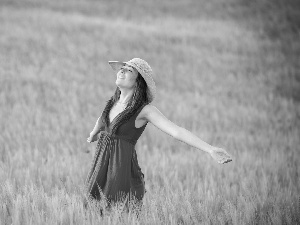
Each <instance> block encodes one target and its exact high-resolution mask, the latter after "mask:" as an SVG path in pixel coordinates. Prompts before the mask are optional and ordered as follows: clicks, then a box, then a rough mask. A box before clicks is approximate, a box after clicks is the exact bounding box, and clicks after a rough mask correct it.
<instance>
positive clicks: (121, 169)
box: [86, 105, 147, 203]
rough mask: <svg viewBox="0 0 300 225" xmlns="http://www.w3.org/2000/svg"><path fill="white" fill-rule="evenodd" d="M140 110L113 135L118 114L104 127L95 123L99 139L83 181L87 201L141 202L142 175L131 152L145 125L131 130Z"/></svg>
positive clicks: (143, 186) (142, 190)
mask: <svg viewBox="0 0 300 225" xmlns="http://www.w3.org/2000/svg"><path fill="white" fill-rule="evenodd" d="M143 106H144V105H143ZM143 106H142V107H141V108H140V109H139V110H137V112H136V113H135V114H134V115H133V116H132V117H131V118H130V119H129V120H128V121H127V122H125V123H123V124H121V125H120V127H118V128H117V129H116V131H115V132H114V133H112V131H113V130H115V129H113V127H114V126H117V124H116V119H117V117H119V116H120V114H118V115H117V116H116V117H115V118H114V120H113V121H112V122H111V123H109V124H108V125H107V126H106V125H105V124H104V123H103V122H102V121H103V120H102V119H103V118H101V119H100V120H99V121H101V122H100V123H101V128H100V137H99V140H98V143H97V147H96V152H95V155H94V159H93V162H92V166H91V169H90V172H89V173H88V176H87V179H86V189H87V190H86V191H87V194H88V197H89V198H90V197H92V198H94V199H96V200H101V199H103V197H105V200H107V201H108V202H109V203H111V202H117V201H121V200H124V198H126V197H127V196H128V197H129V198H130V199H132V197H134V199H136V200H142V199H143V196H144V193H145V182H144V174H143V173H142V171H141V168H140V167H139V164H138V160H137V155H136V150H135V144H136V142H137V140H138V139H139V137H140V136H141V134H142V133H143V131H144V129H145V127H146V125H147V123H146V124H145V125H144V126H142V127H140V128H136V127H135V119H136V117H137V116H138V114H139V112H140V111H141V110H142V108H143ZM102 115H103V114H102ZM108 122H109V121H108Z"/></svg>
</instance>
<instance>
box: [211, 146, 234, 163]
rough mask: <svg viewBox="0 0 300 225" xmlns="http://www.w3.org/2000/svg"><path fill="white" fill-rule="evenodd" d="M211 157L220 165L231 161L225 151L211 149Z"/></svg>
mask: <svg viewBox="0 0 300 225" xmlns="http://www.w3.org/2000/svg"><path fill="white" fill-rule="evenodd" d="M210 155H211V157H212V158H213V159H214V160H216V161H217V162H218V163H220V164H224V163H228V162H231V161H232V158H231V156H230V155H229V154H228V152H227V151H226V150H225V149H222V148H217V147H213V148H212V151H211V152H210Z"/></svg>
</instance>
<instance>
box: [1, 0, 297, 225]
mask: <svg viewBox="0 0 300 225" xmlns="http://www.w3.org/2000/svg"><path fill="white" fill-rule="evenodd" d="M299 12H300V6H299V3H297V1H296V0H288V1H280V0H274V1H272V2H270V1H267V0H261V1H246V0H210V1H204V0H186V1H180V0H173V1H171V0H164V1H158V0H149V1H138V0H127V1H120V0H112V1H104V0H99V1H96V0H95V1H92V0H65V1H59V0H53V1H46V0H22V1H17V0H1V1H0V34H1V35H0V128H1V135H0V224H1V225H2V224H3V225H4V224H5V225H6V224H16V225H17V224H22V225H23V224H228V225H229V224H237V225H240V224H300V178H299V174H300V166H299V159H300V147H299V146H300V138H299V137H300V76H299V74H300V64H299V59H300V42H299V40H300V37H299V36H300V22H299V21H300V13H299ZM134 57H140V58H143V59H145V60H146V61H147V62H149V64H150V65H151V66H152V68H153V70H154V73H155V76H154V79H155V81H156V85H157V98H156V100H155V101H154V102H153V104H154V105H155V106H156V107H157V108H158V109H159V110H160V111H161V112H162V113H163V114H164V115H165V116H166V117H167V118H169V119H170V120H171V121H173V122H175V123H176V124H178V125H180V126H182V127H184V128H186V129H188V130H190V131H192V132H193V133H195V134H196V135H197V136H199V137H200V138H201V139H203V140H204V141H206V142H208V143H209V144H212V145H216V146H219V147H223V148H225V149H226V150H227V151H228V152H229V153H230V154H231V155H232V157H233V161H232V162H230V163H228V164H224V165H219V164H217V163H216V162H214V161H213V159H212V158H211V157H210V156H209V155H207V154H205V153H204V152H201V151H199V150H197V149H194V148H192V147H189V146H188V145H186V144H185V143H181V142H179V141H177V140H175V139H173V138H171V137H169V136H168V135H166V134H164V133H163V132H161V131H159V130H158V129H157V128H156V127H154V126H153V125H151V124H149V125H147V128H146V130H145V132H144V133H143V135H142V137H141V139H140V140H139V142H138V143H137V145H136V150H137V155H138V160H139V164H140V166H141V168H142V171H143V173H144V174H145V181H146V189H147V193H146V195H145V198H144V206H143V209H142V211H141V214H140V216H139V217H137V216H136V214H135V213H134V212H129V213H124V212H122V210H121V209H120V208H118V207H116V208H114V209H113V210H112V211H107V212H104V216H102V217H101V216H100V214H99V211H97V209H96V208H91V209H88V210H87V209H85V208H84V206H83V195H84V192H83V187H84V186H83V185H84V181H85V178H86V176H87V173H88V170H89V168H90V163H91V162H92V158H93V152H94V150H95V147H96V142H94V143H92V144H89V143H87V142H86V139H87V137H88V135H89V133H90V131H91V130H92V129H93V127H94V124H95V122H96V120H97V118H98V117H99V116H100V114H101V112H102V110H103V107H104V106H105V104H106V101H107V100H108V98H109V97H110V96H111V95H112V94H113V93H114V90H115V78H116V77H115V74H114V72H113V71H112V70H111V68H110V67H109V65H108V63H107V61H109V60H121V61H126V60H129V59H131V58H134Z"/></svg>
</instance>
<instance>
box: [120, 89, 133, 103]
mask: <svg viewBox="0 0 300 225" xmlns="http://www.w3.org/2000/svg"><path fill="white" fill-rule="evenodd" d="M120 91H121V93H120V98H119V101H118V102H120V103H127V102H129V100H130V98H131V96H132V95H133V91H134V90H128V89H121V88H120Z"/></svg>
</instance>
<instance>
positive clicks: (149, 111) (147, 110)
mask: <svg viewBox="0 0 300 225" xmlns="http://www.w3.org/2000/svg"><path fill="white" fill-rule="evenodd" d="M157 113H160V111H159V110H158V109H157V108H156V107H155V106H154V105H152V104H148V105H145V106H144V108H143V109H142V110H141V112H140V115H141V117H142V118H145V119H149V116H150V117H151V116H153V114H157Z"/></svg>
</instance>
